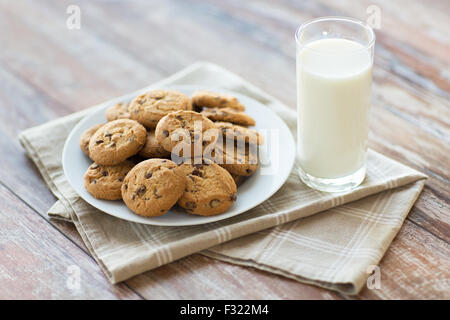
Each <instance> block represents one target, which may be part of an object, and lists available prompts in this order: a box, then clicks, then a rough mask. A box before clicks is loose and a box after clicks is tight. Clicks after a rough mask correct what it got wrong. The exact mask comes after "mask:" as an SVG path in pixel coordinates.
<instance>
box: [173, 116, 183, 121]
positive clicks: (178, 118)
mask: <svg viewBox="0 0 450 320" xmlns="http://www.w3.org/2000/svg"><path fill="white" fill-rule="evenodd" d="M175 118H176V119H177V120H179V121H183V117H182V116H180V115H178V116H176V117H175Z"/></svg>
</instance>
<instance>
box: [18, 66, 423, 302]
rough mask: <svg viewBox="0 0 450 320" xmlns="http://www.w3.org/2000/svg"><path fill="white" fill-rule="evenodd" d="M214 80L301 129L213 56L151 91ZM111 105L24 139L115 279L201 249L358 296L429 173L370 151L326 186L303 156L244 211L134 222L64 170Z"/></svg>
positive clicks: (61, 206)
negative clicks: (360, 176) (335, 188)
mask: <svg viewBox="0 0 450 320" xmlns="http://www.w3.org/2000/svg"><path fill="white" fill-rule="evenodd" d="M211 84H213V86H214V87H215V88H217V89H218V90H220V88H222V89H226V90H231V91H236V92H239V93H242V94H244V95H247V96H249V97H251V98H253V99H256V100H258V101H259V102H260V103H262V104H264V105H266V106H267V107H269V108H271V109H272V110H274V111H275V112H276V113H277V114H278V115H279V116H280V117H281V118H282V119H283V120H284V121H285V122H286V124H287V125H288V127H289V128H290V130H291V131H292V133H293V134H294V136H296V115H295V112H294V111H293V110H291V109H289V108H288V107H286V106H285V105H283V104H282V103H281V102H279V101H277V100H276V99H275V98H273V97H271V96H269V95H268V94H266V93H265V92H263V91H261V90H260V89H258V88H256V87H255V86H253V85H252V84H250V83H248V82H247V81H245V80H243V79H242V78H240V77H238V76H237V75H235V74H233V73H231V72H229V71H227V70H225V69H223V68H221V67H219V66H217V65H214V64H211V63H208V62H198V63H195V64H193V65H191V66H189V67H188V68H186V69H184V70H182V71H180V72H178V73H176V74H175V75H173V76H171V77H169V78H167V79H165V80H163V81H160V82H158V83H156V84H154V85H152V86H149V87H148V88H144V89H142V90H146V89H150V88H157V87H165V86H173V85H196V86H199V87H207V88H211ZM142 90H139V91H142ZM119 99H120V98H119ZM106 103H107V102H106ZM102 105H103V104H102ZM102 105H99V106H95V107H92V108H88V109H86V110H83V111H81V112H77V113H74V114H71V115H69V116H66V117H63V118H60V119H56V120H54V121H51V122H48V123H46V124H43V125H40V126H37V127H34V128H30V129H27V130H25V131H23V132H22V133H21V134H20V135H19V140H20V142H21V144H22V146H23V147H24V149H25V151H26V153H27V155H28V156H29V157H30V158H31V159H32V160H33V162H34V163H35V164H36V166H37V167H38V169H39V171H40V172H41V174H42V176H43V178H44V180H45V182H46V184H47V186H48V187H49V189H50V190H51V191H52V192H53V194H54V195H55V196H56V197H57V198H58V201H56V203H55V204H54V205H53V206H52V207H51V208H50V209H49V211H48V214H49V216H50V217H53V218H58V219H65V220H69V221H72V222H73V223H74V224H75V226H76V228H77V230H78V232H79V233H80V235H81V237H82V239H83V241H84V243H85V244H86V246H87V248H88V249H89V251H90V253H91V254H92V256H93V257H94V258H95V260H96V261H97V262H98V264H99V266H100V268H101V269H102V270H103V271H104V273H105V274H106V276H107V277H108V279H109V280H110V281H111V282H112V283H117V282H120V281H123V280H126V279H128V278H130V277H132V276H134V275H137V274H140V273H142V272H145V271H147V270H151V269H154V268H157V267H158V266H161V265H164V264H167V263H170V262H171V261H174V260H177V259H180V258H182V257H185V256H187V255H190V254H192V253H195V252H199V253H201V254H204V255H207V256H210V257H213V258H216V259H220V260H224V261H228V262H231V263H236V264H240V265H245V266H252V267H254V268H258V269H262V270H266V271H269V272H272V273H276V274H279V275H283V276H286V277H289V278H292V279H295V280H298V281H301V282H306V283H310V284H314V285H318V286H321V287H325V288H328V289H332V290H336V291H339V292H341V293H343V294H357V293H358V292H359V290H360V289H361V288H362V287H363V286H364V285H365V283H366V279H367V278H368V276H369V275H370V273H371V272H372V270H373V266H375V265H377V264H378V263H379V261H380V260H381V258H382V257H383V255H384V253H385V252H386V250H387V248H388V247H389V245H390V243H391V242H392V240H393V238H394V237H395V235H396V234H397V232H398V230H399V229H400V227H401V225H402V223H403V221H404V219H405V218H406V216H407V214H408V212H409V210H410V209H411V207H412V205H413V204H414V202H415V200H416V199H417V197H418V195H419V194H420V192H421V190H422V188H423V185H424V182H425V178H426V176H425V175H424V174H422V173H420V172H418V171H416V170H414V169H411V168H409V167H406V166H404V165H402V164H400V163H398V162H396V161H394V160H392V159H389V158H387V157H385V156H383V155H381V154H379V153H377V152H375V151H373V150H369V152H368V162H367V177H366V179H365V181H364V183H363V184H362V185H361V186H359V187H358V188H356V189H355V190H353V191H351V192H346V193H324V192H319V191H315V190H312V189H310V188H308V187H306V186H305V185H304V184H303V183H302V182H301V181H300V179H299V177H298V175H297V173H296V172H295V167H296V166H297V165H298V164H297V163H296V164H295V166H294V170H293V172H292V173H291V175H290V176H289V178H288V180H287V181H286V183H285V184H284V186H283V187H282V188H281V189H280V190H279V191H278V192H277V193H276V194H275V195H273V196H272V197H271V198H270V199H268V200H267V201H265V202H264V203H262V204H261V205H259V206H257V207H255V208H253V209H251V210H249V211H248V212H245V213H243V214H240V215H238V216H235V217H232V218H229V219H226V220H222V221H219V222H213V223H208V224H204V225H198V226H185V227H163V226H150V225H143V224H137V223H132V222H128V221H125V220H121V219H118V218H115V217H112V216H110V215H108V214H105V213H103V212H101V211H99V210H97V209H95V208H94V207H92V206H90V205H89V204H87V203H86V202H85V201H83V200H82V199H81V198H80V197H79V196H78V195H77V194H76V193H75V191H74V190H73V189H72V187H71V186H70V184H69V183H68V181H67V179H66V178H65V176H64V173H63V170H62V166H61V154H62V149H63V146H64V142H65V140H66V138H67V136H68V135H69V133H70V131H71V130H72V128H73V127H74V126H75V125H76V124H77V123H78V121H80V120H81V119H82V118H83V117H84V116H85V115H87V114H88V113H90V112H92V111H93V109H95V108H98V107H101V106H102Z"/></svg>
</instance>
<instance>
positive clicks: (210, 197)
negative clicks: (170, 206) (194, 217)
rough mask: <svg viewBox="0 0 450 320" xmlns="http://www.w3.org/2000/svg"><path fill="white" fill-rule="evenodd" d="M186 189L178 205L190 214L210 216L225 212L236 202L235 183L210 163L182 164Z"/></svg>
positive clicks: (218, 167) (219, 168)
mask: <svg viewBox="0 0 450 320" xmlns="http://www.w3.org/2000/svg"><path fill="white" fill-rule="evenodd" d="M179 168H180V169H181V170H182V171H183V172H184V174H185V175H186V177H187V179H186V187H185V189H184V193H183V194H182V196H181V198H180V199H179V200H178V205H179V206H180V207H182V208H184V209H185V210H186V212H188V213H191V214H198V215H202V216H212V215H216V214H220V213H223V212H225V211H226V210H227V209H228V208H229V207H230V206H231V205H232V204H233V202H234V201H236V192H237V188H236V183H235V182H234V180H233V178H232V177H231V175H230V174H229V173H228V172H227V171H226V170H225V169H223V168H221V167H220V166H218V165H217V164H215V163H213V162H211V161H205V162H204V163H203V164H189V163H184V164H182V165H180V167H179Z"/></svg>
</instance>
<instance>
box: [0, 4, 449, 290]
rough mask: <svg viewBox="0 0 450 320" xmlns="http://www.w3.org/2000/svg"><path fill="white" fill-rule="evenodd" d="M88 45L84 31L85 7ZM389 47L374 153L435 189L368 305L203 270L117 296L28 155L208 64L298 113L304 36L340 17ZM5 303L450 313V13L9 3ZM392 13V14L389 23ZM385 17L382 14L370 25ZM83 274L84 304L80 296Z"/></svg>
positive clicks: (0, 93)
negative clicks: (97, 111)
mask: <svg viewBox="0 0 450 320" xmlns="http://www.w3.org/2000/svg"><path fill="white" fill-rule="evenodd" d="M72 4H74V5H78V6H79V7H80V9H81V29H80V30H69V29H68V28H67V27H66V20H67V18H68V17H69V15H68V14H67V13H66V9H67V7H68V6H69V5H72ZM371 4H375V5H376V6H377V7H378V8H379V9H380V13H381V29H379V30H377V31H376V34H377V44H376V61H375V70H374V86H373V92H374V99H373V108H372V118H371V121H372V122H371V133H370V147H371V148H373V149H375V150H377V151H379V152H382V153H384V154H386V155H388V156H390V157H392V158H394V159H397V160H398V161H400V162H403V163H405V164H407V165H409V166H411V167H413V168H416V169H418V170H420V171H422V172H424V173H426V174H427V175H428V176H429V179H428V181H427V183H426V185H425V188H424V190H423V192H422V194H421V196H420V197H419V199H418V200H417V202H416V204H415V205H414V207H413V208H412V210H411V213H410V214H409V216H408V218H407V219H406V221H405V223H404V225H403V227H402V229H401V230H400V232H399V234H398V236H397V237H396V239H395V240H394V242H393V243H392V245H391V247H390V248H389V250H388V252H387V253H386V255H385V257H384V258H383V260H382V262H381V264H380V267H381V280H382V287H381V289H380V290H369V289H367V288H365V289H363V290H362V291H361V293H360V294H359V295H358V296H356V297H348V296H342V295H339V294H337V293H335V292H331V291H328V290H325V289H321V288H317V287H314V286H309V285H305V284H301V283H298V282H296V281H293V280H289V279H286V278H283V277H280V276H276V275H273V274H270V273H267V272H262V271H258V270H255V269H252V268H246V267H240V266H236V265H232V264H228V263H223V262H219V261H216V260H213V259H209V258H206V257H204V256H201V255H199V254H195V255H192V256H190V257H187V258H184V259H181V260H179V261H177V262H173V263H171V264H169V265H166V266H163V267H160V268H158V269H156V270H153V271H150V272H146V273H144V274H142V275H139V276H136V277H134V278H132V279H130V280H128V281H125V282H123V283H121V284H119V285H111V284H110V283H109V282H108V281H107V280H106V278H105V277H104V276H103V274H102V273H101V271H100V269H99V268H98V266H97V264H96V263H95V261H94V260H93V259H92V258H91V257H90V256H89V254H88V252H87V250H86V248H85V246H84V245H83V242H82V241H81V239H80V237H79V235H78V234H77V232H76V230H75V228H74V227H73V225H71V224H70V223H65V222H60V221H54V220H50V219H49V218H48V217H47V215H46V212H47V210H48V209H49V207H50V206H51V205H52V204H53V203H54V201H55V197H54V196H53V195H52V194H51V193H50V192H49V191H48V189H47V188H46V187H45V185H44V182H43V180H42V178H41V176H40V174H39V173H38V171H37V170H36V168H35V166H34V165H33V163H32V162H31V161H30V160H29V159H28V158H27V157H26V156H25V154H24V152H23V150H22V148H21V147H20V145H19V142H18V140H17V135H18V133H19V132H20V131H21V130H23V129H25V128H28V127H32V126H35V125H38V124H41V123H45V122H46V121H49V120H51V119H55V118H58V117H60V116H64V115H67V114H70V113H72V112H74V111H77V110H80V109H83V108H86V107H88V106H90V105H93V104H97V103H100V102H102V101H104V100H107V99H110V98H112V97H116V96H119V95H122V94H125V93H127V92H130V91H132V90H135V89H138V88H141V87H144V86H146V85H148V84H150V83H153V82H155V81H158V80H160V79H163V78H165V77H166V76H168V75H170V74H172V73H174V72H176V71H178V70H180V69H181V68H184V67H186V66H188V65H189V64H191V63H193V62H195V61H198V60H209V61H212V62H215V63H218V64H220V65H222V66H224V67H226V68H228V69H230V70H231V71H233V72H235V73H237V74H239V75H241V76H242V77H244V78H245V79H248V80H250V81H251V82H253V83H254V84H256V85H257V86H259V87H261V88H263V89H264V90H266V91H267V92H268V93H270V94H272V95H274V96H275V97H277V98H279V99H280V100H281V101H283V102H284V103H286V105H288V106H290V107H292V108H295V100H296V94H295V88H296V86H295V43H294V38H293V35H294V31H295V29H296V26H297V25H298V24H299V23H301V22H303V21H305V20H306V19H310V18H313V17H318V16H324V15H344V16H353V17H356V18H359V19H362V20H367V18H368V16H369V15H368V14H367V12H366V10H367V8H368V6H369V5H371ZM0 8H1V10H0V48H1V50H0V66H1V68H0V83H1V89H0V133H1V135H0V148H1V149H0V150H1V153H2V158H1V160H0V288H3V289H5V288H6V289H7V290H0V298H32V299H37V298H45V299H47V298H50V299H60V298H68V299H72V298H102V299H110V298H111V299H174V298H181V299H184V298H192V299H213V298H219V299H222V298H228V299H244V298H248V299H353V298H356V299H410V298H414V299H415V298H426V299H435V298H447V299H448V298H450V292H449V291H450V289H449V288H450V283H449V282H450V270H449V269H450V268H449V266H450V262H449V258H450V254H449V252H450V251H449V238H450V228H449V224H450V218H449V194H450V192H449V191H450V188H449V179H450V170H449V168H450V147H449V145H450V125H449V123H450V103H449V98H450V93H449V92H450V68H449V65H450V36H449V30H450V24H449V21H450V2H448V1H444V0H442V1H429V2H423V1H419V0H415V1H406V0H404V1H388V0H383V1H350V0H345V1H333V2H331V1H325V0H323V1H289V0H282V1H270V0H263V1H241V0H230V1H222V0H210V1H195V0H187V1H186V0H170V1H156V0H153V1H147V0H145V1H144V0H142V1H111V2H107V1H88V0H83V1H78V0H69V1H67V0H65V1H51V0H44V1H43V0H41V1H31V0H30V1H26V0H19V1H6V0H3V1H0ZM375 10H376V8H375ZM369 11H370V10H369ZM70 265H78V266H80V267H81V279H82V282H81V288H80V289H79V290H70V289H68V286H67V285H66V282H67V279H68V276H69V274H68V270H67V267H68V266H70Z"/></svg>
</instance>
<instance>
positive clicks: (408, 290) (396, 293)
mask: <svg viewBox="0 0 450 320" xmlns="http://www.w3.org/2000/svg"><path fill="white" fill-rule="evenodd" d="M449 254H450V246H449V244H448V243H446V242H445V241H442V240H437V239H436V238H435V237H434V236H432V235H431V234H430V233H428V232H427V231H425V230H423V229H421V228H417V227H416V225H414V224H413V223H412V222H410V221H406V222H405V224H404V225H403V227H402V228H401V229H400V232H399V234H398V235H397V237H396V238H395V239H394V241H393V243H392V244H391V246H390V247H389V250H388V251H387V253H386V255H385V256H384V257H383V260H382V261H381V264H380V271H381V288H380V289H379V290H376V289H367V288H365V289H363V290H362V291H361V292H360V294H359V295H358V297H357V298H359V299H430V300H434V299H450V292H449V290H448V289H449V287H450V260H449V258H448V257H449Z"/></svg>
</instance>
